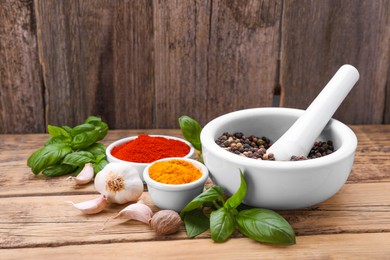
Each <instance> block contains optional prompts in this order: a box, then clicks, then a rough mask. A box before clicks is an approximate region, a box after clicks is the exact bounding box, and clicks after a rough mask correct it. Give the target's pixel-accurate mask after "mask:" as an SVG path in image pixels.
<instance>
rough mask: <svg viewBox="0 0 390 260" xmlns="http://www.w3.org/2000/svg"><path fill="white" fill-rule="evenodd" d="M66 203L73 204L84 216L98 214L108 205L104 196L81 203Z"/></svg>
mask: <svg viewBox="0 0 390 260" xmlns="http://www.w3.org/2000/svg"><path fill="white" fill-rule="evenodd" d="M65 202H66V203H70V204H72V205H73V206H74V207H75V208H76V209H79V210H80V211H81V212H82V213H84V214H96V213H99V212H100V211H102V210H103V209H104V207H105V206H106V204H107V199H106V197H104V196H103V197H99V198H96V199H92V200H87V201H84V202H80V203H73V202H72V201H65Z"/></svg>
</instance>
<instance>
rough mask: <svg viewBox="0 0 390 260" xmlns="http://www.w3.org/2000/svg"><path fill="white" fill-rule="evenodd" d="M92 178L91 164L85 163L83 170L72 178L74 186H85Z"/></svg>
mask: <svg viewBox="0 0 390 260" xmlns="http://www.w3.org/2000/svg"><path fill="white" fill-rule="evenodd" d="M93 176H94V172H93V166H92V163H87V164H85V165H84V168H83V170H82V171H81V172H80V173H79V174H78V175H77V176H76V177H74V178H72V179H73V180H74V182H75V183H76V184H87V183H89V182H91V181H92V179H93Z"/></svg>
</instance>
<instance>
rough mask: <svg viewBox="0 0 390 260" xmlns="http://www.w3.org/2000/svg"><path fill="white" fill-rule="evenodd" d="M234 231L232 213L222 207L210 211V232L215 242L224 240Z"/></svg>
mask: <svg viewBox="0 0 390 260" xmlns="http://www.w3.org/2000/svg"><path fill="white" fill-rule="evenodd" d="M234 231H235V224H234V215H233V214H232V213H231V212H230V211H229V210H228V209H226V208H224V207H222V208H219V209H218V210H216V211H213V212H211V215H210V232H211V238H212V239H213V240H214V241H215V242H224V241H226V240H227V239H228V238H229V237H230V236H231V235H232V234H233V233H234Z"/></svg>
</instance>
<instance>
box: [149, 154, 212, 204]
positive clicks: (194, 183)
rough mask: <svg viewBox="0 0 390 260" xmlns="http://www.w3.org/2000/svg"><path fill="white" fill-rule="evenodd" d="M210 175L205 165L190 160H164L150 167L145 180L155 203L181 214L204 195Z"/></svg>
mask: <svg viewBox="0 0 390 260" xmlns="http://www.w3.org/2000/svg"><path fill="white" fill-rule="evenodd" d="M208 176H209V172H208V169H207V168H206V166H205V165H204V164H202V163H200V162H198V161H196V160H193V159H188V158H177V157H176V158H165V159H161V160H157V161H155V162H153V163H151V164H150V165H148V166H147V167H146V168H145V170H144V172H143V178H144V180H145V182H146V184H147V186H148V191H149V195H150V197H151V199H152V201H153V203H154V204H155V205H156V206H157V207H159V208H160V209H171V210H175V211H177V212H180V211H181V210H182V209H183V208H184V207H185V206H186V205H187V204H188V203H189V202H190V201H191V200H192V199H194V198H195V197H196V196H198V195H199V194H200V193H202V192H203V188H204V184H205V182H206V180H207V178H208Z"/></svg>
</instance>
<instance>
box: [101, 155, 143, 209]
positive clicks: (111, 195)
mask: <svg viewBox="0 0 390 260" xmlns="http://www.w3.org/2000/svg"><path fill="white" fill-rule="evenodd" d="M95 189H96V190H97V191H98V192H100V193H101V194H102V195H104V196H106V197H107V200H108V201H109V202H113V203H118V204H124V203H126V202H129V201H136V200H138V198H139V197H140V196H141V195H142V193H143V191H144V184H143V182H142V180H141V178H140V177H139V174H138V171H137V169H135V168H134V167H132V166H131V165H130V164H128V163H121V162H112V163H109V164H107V165H106V166H105V167H104V168H103V169H102V170H101V171H100V172H99V173H98V174H97V175H96V176H95Z"/></svg>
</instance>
